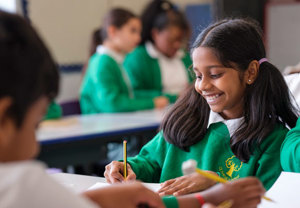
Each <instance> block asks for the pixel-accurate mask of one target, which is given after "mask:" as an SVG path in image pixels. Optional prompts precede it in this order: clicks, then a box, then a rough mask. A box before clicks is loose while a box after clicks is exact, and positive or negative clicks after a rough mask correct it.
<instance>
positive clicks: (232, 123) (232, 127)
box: [207, 111, 244, 137]
mask: <svg viewBox="0 0 300 208" xmlns="http://www.w3.org/2000/svg"><path fill="white" fill-rule="evenodd" d="M243 120H244V117H241V118H235V119H229V120H225V119H224V118H223V117H222V116H221V115H220V114H219V113H216V112H213V111H210V113H209V119H208V124H207V128H208V127H209V126H210V125H211V124H214V123H218V122H222V123H224V124H225V125H226V126H227V129H228V131H229V134H230V137H232V135H233V134H234V133H235V132H236V130H237V129H238V128H239V126H240V124H241V123H242V122H243Z"/></svg>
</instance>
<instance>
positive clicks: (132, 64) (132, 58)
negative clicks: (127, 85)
mask: <svg viewBox="0 0 300 208" xmlns="http://www.w3.org/2000/svg"><path fill="white" fill-rule="evenodd" d="M182 62H183V64H184V66H185V67H186V69H187V71H186V74H187V76H188V80H189V82H190V83H191V82H192V81H193V75H192V73H190V72H189V71H188V67H190V66H191V64H192V61H191V59H190V56H189V54H187V53H186V54H185V56H184V57H183V58H182ZM124 67H125V69H126V71H127V73H128V76H129V79H130V81H131V83H132V87H133V90H134V94H135V95H136V96H137V97H145V96H149V95H151V96H152V97H156V96H161V95H164V96H166V97H168V98H169V100H170V102H171V103H174V102H175V101H176V99H177V95H174V94H167V93H163V85H162V78H161V72H160V67H159V63H158V59H156V58H152V57H151V56H150V55H149V54H148V53H147V50H146V47H145V45H141V46H138V47H137V48H136V49H135V50H134V51H133V52H131V53H129V54H128V55H127V56H126V58H125V61H124Z"/></svg>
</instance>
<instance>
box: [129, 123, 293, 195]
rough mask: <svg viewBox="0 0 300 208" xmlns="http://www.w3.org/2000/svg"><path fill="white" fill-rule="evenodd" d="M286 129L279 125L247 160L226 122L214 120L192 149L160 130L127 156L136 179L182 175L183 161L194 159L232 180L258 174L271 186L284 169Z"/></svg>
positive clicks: (169, 177) (264, 183) (200, 165)
mask: <svg viewBox="0 0 300 208" xmlns="http://www.w3.org/2000/svg"><path fill="white" fill-rule="evenodd" d="M287 132H288V130H287V128H285V127H284V126H283V125H279V124H278V125H276V128H275V129H274V131H273V132H272V133H271V134H270V135H269V136H268V137H267V138H265V139H264V141H263V142H262V144H261V145H260V148H259V149H258V148H256V149H255V151H254V154H253V155H252V156H251V157H250V160H249V161H248V162H247V163H243V162H241V161H240V160H239V159H238V158H237V157H236V156H235V155H234V154H233V153H232V151H231V149H230V146H229V142H230V136H229V132H228V129H227V127H226V125H225V124H223V123H220V122H219V123H214V124H211V125H210V127H209V129H208V132H207V134H206V135H205V137H204V138H203V139H202V140H201V141H199V142H198V143H196V144H195V145H193V146H191V147H190V151H189V152H185V151H183V150H181V149H179V148H178V147H176V146H174V145H172V144H169V143H167V142H166V141H165V139H164V138H163V135H162V132H160V133H158V134H157V135H156V137H154V138H153V140H151V141H150V142H149V143H148V144H146V145H145V146H144V147H143V148H142V150H141V151H140V153H139V155H137V156H136V157H133V158H128V163H130V165H131V167H132V169H133V171H134V172H135V173H136V175H137V179H140V180H142V181H145V182H156V183H157V182H159V183H161V182H164V181H166V180H169V179H172V178H176V177H179V176H182V172H181V165H182V163H183V162H184V161H186V160H189V159H194V160H196V161H197V162H198V168H200V169H203V170H211V171H214V172H217V173H218V174H219V176H221V177H222V178H225V179H227V180H233V179H238V178H242V177H246V176H256V177H258V178H259V179H260V180H261V182H262V183H263V185H264V187H265V188H266V189H269V188H270V187H271V186H272V184H273V183H274V182H275V181H276V179H277V178H278V176H279V175H280V172H281V170H282V169H281V166H280V146H281V144H282V142H283V140H284V138H285V135H286V133H287Z"/></svg>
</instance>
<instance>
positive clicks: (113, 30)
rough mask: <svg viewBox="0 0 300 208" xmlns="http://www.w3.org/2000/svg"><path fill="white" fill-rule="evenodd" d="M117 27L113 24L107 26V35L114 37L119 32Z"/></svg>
mask: <svg viewBox="0 0 300 208" xmlns="http://www.w3.org/2000/svg"><path fill="white" fill-rule="evenodd" d="M117 30H118V29H117V28H116V27H115V26H113V25H111V26H109V27H108V28H107V37H108V38H114V37H115V36H116V33H117Z"/></svg>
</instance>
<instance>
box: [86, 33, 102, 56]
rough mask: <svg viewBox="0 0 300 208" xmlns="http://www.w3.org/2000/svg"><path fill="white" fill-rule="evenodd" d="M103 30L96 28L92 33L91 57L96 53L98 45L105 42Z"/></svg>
mask: <svg viewBox="0 0 300 208" xmlns="http://www.w3.org/2000/svg"><path fill="white" fill-rule="evenodd" d="M101 30H102V29H101V28H98V29H95V30H94V31H93V33H92V35H91V42H90V47H89V57H91V56H92V55H93V54H94V53H96V49H97V46H98V45H101V44H102V43H103V41H102V37H101Z"/></svg>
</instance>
